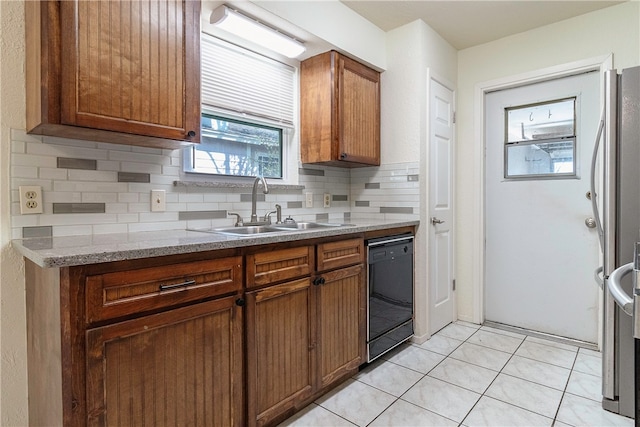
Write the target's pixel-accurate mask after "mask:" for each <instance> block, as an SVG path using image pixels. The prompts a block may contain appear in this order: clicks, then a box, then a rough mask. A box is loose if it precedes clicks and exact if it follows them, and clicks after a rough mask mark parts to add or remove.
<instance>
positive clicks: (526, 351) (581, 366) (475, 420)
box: [280, 322, 634, 427]
mask: <svg viewBox="0 0 640 427" xmlns="http://www.w3.org/2000/svg"><path fill="white" fill-rule="evenodd" d="M600 364H601V358H600V353H598V352H596V351H593V350H588V349H584V348H578V347H574V346H571V345H567V344H563V343H557V342H555V341H549V340H545V339H541V338H536V337H532V336H526V335H521V334H517V333H514V332H511V331H504V330H501V329H495V328H491V327H487V326H482V327H480V326H479V325H474V324H470V323H466V322H456V323H452V324H451V325H449V326H447V327H445V328H444V329H442V330H441V331H440V332H438V333H437V334H435V335H434V336H433V337H431V339H429V340H428V341H427V342H425V343H423V344H421V345H416V344H405V345H402V346H401V347H399V348H398V349H396V350H394V351H392V352H390V353H388V354H386V355H384V356H383V357H382V358H381V359H379V360H376V361H375V362H374V363H372V364H371V365H369V366H367V367H366V368H365V369H363V370H362V371H361V372H359V373H358V374H357V375H355V376H354V377H353V378H351V379H349V380H347V381H346V382H345V383H344V384H342V385H340V386H339V387H337V388H336V389H334V390H332V391H330V392H329V393H328V394H326V395H324V396H322V397H321V398H319V399H317V400H316V401H315V402H314V403H312V404H311V405H309V406H307V407H306V408H305V409H303V410H302V411H300V412H299V413H297V414H296V415H294V416H293V417H291V418H289V419H288V420H286V421H285V422H283V423H282V424H281V425H280V426H281V427H284V426H304V427H311V426H322V427H334V426H336V427H337V426H354V425H357V426H397V427H400V426H411V427H414V426H468V427H471V426H551V425H554V426H598V427H599V426H633V424H634V422H633V420H632V419H630V418H625V417H621V416H619V415H616V414H612V413H610V412H607V411H605V410H603V409H602V408H601V405H600V387H601V380H600V370H601V367H600Z"/></svg>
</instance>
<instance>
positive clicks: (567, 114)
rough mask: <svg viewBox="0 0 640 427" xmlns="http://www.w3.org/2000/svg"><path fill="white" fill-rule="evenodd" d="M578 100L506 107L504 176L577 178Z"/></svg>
mask: <svg viewBox="0 0 640 427" xmlns="http://www.w3.org/2000/svg"><path fill="white" fill-rule="evenodd" d="M575 105H576V99H575V98H568V99H562V100H555V101H549V102H544V103H538V104H529V105H521V106H517V107H509V108H505V128H506V129H505V148H504V162H505V170H504V177H505V178H508V179H535V178H565V177H575V176H576V157H575V154H576V107H575Z"/></svg>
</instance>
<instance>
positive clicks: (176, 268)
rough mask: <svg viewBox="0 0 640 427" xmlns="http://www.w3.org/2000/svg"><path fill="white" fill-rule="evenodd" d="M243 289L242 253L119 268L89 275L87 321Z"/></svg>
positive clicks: (87, 284) (140, 311) (116, 316)
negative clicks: (187, 261)
mask: <svg viewBox="0 0 640 427" xmlns="http://www.w3.org/2000/svg"><path fill="white" fill-rule="evenodd" d="M240 289H242V257H229V258H221V259H215V260H205V261H196V262H190V263H184V264H173V265H166V266H162V267H153V268H141V269H136V270H127V271H118V272H115V273H106V274H101V275H97V276H89V277H87V279H86V298H87V300H86V311H87V323H88V324H91V323H93V322H97V321H100V320H105V319H113V318H118V317H122V316H126V315H129V314H134V313H143V312H146V311H150V310H156V309H159V308H164V307H171V306H175V305H178V304H183V303H185V302H189V301H195V300H199V299H203V298H208V297H212V296H216V295H223V294H227V293H231V292H235V291H238V290H240Z"/></svg>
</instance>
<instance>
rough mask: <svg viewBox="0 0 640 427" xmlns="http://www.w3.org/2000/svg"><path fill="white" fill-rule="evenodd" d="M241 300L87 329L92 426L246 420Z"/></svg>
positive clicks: (229, 423)
mask: <svg viewBox="0 0 640 427" xmlns="http://www.w3.org/2000/svg"><path fill="white" fill-rule="evenodd" d="M236 298H237V297H227V298H221V299H217V300H213V301H208V302H203V303H199V304H195V305H192V306H188V307H183V308H179V309H174V310H171V311H167V312H164V313H160V314H155V315H150V316H146V317H142V318H139V319H134V320H129V321H124V322H121V323H117V324H113V325H108V326H104V327H100V328H95V329H90V330H88V331H87V335H86V343H87V425H89V426H112V425H118V426H164V425H171V426H187V425H189V426H241V425H243V424H244V417H243V410H244V407H243V388H242V385H243V371H242V369H243V365H242V360H243V355H242V308H241V307H240V306H239V305H237V304H236Z"/></svg>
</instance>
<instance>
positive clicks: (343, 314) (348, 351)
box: [317, 265, 366, 387]
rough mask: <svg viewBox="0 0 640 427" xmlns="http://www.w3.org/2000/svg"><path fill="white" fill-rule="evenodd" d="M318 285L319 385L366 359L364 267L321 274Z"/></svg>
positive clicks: (347, 371)
mask: <svg viewBox="0 0 640 427" xmlns="http://www.w3.org/2000/svg"><path fill="white" fill-rule="evenodd" d="M322 277H323V278H324V279H325V283H324V284H322V285H319V286H317V289H318V319H319V322H320V324H319V327H318V335H319V338H318V352H319V354H318V357H319V359H320V362H319V366H320V372H319V376H320V387H326V386H327V385H329V384H331V383H332V382H334V381H336V380H338V379H340V378H341V377H344V375H346V374H348V373H350V372H351V371H353V370H355V369H357V368H358V366H359V365H360V364H362V363H364V362H365V333H366V305H365V304H366V301H365V298H366V295H365V281H364V280H365V277H364V267H363V266H362V265H356V266H353V267H349V268H343V269H341V270H335V271H331V272H329V273H325V274H323V275H322Z"/></svg>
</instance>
